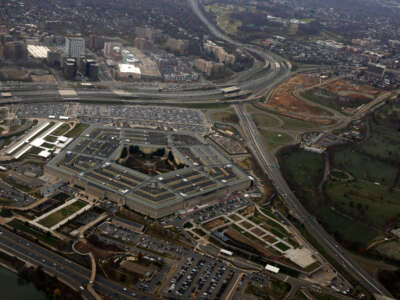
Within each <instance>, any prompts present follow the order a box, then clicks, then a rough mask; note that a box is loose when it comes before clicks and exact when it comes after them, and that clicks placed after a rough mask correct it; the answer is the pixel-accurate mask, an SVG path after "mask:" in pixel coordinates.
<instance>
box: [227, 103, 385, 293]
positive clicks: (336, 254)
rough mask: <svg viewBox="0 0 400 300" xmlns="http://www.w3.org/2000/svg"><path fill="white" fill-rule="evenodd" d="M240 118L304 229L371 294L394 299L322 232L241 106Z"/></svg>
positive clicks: (252, 145) (252, 146)
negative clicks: (292, 189)
mask: <svg viewBox="0 0 400 300" xmlns="http://www.w3.org/2000/svg"><path fill="white" fill-rule="evenodd" d="M234 108H235V111H236V113H237V115H238V116H239V119H240V124H241V126H242V128H243V130H244V133H245V135H246V137H247V139H248V143H249V144H248V145H249V148H250V149H251V151H252V153H253V154H254V156H255V157H256V159H257V160H258V163H259V164H260V165H261V166H262V168H263V170H264V172H265V173H266V175H267V176H268V177H269V178H270V179H271V180H272V182H273V184H274V186H275V188H276V190H277V192H278V193H279V194H280V195H282V197H283V198H284V200H285V202H286V203H287V205H288V207H289V208H290V209H291V210H292V211H293V212H294V213H295V214H296V216H297V218H298V219H299V220H300V222H301V223H303V224H304V227H305V229H306V230H307V231H308V232H309V233H310V234H311V235H312V236H313V237H314V238H315V239H316V240H317V241H318V242H319V243H320V244H321V245H322V246H323V247H324V248H325V249H326V250H327V251H328V252H329V253H330V254H332V257H333V258H334V259H335V260H336V261H337V262H338V263H339V264H340V265H342V266H343V267H344V268H345V269H346V270H347V271H348V272H349V273H350V274H352V275H353V276H354V277H355V279H356V280H358V281H359V282H360V283H361V284H362V285H363V286H364V287H365V288H366V289H367V290H368V291H369V292H371V293H373V294H379V295H383V296H387V297H391V295H390V293H389V292H388V291H387V290H386V289H385V288H384V287H383V286H382V285H381V284H380V283H379V282H378V281H377V280H376V279H375V278H373V277H372V276H371V275H370V274H369V273H367V272H365V271H364V270H363V269H362V268H361V267H360V266H358V264H357V263H355V262H354V261H353V260H352V259H351V258H349V257H348V256H347V255H346V253H345V251H344V250H343V249H342V247H341V246H340V245H339V244H337V243H336V241H335V240H334V239H333V238H332V237H331V236H330V235H329V234H328V233H327V232H326V231H325V230H324V229H323V227H322V226H321V225H320V224H319V223H318V222H317V221H316V220H315V218H314V217H313V216H311V215H310V214H309V213H308V211H307V210H306V209H305V208H304V207H303V205H302V204H301V203H300V201H299V199H297V197H296V196H295V195H294V193H293V192H292V191H291V189H290V188H289V186H288V184H287V182H286V181H285V179H284V178H283V177H282V174H281V172H280V171H279V168H278V163H277V161H276V159H274V158H273V157H272V156H271V155H270V154H269V153H268V151H266V150H265V148H264V145H263V143H262V138H261V136H260V134H259V132H258V129H257V127H256V125H255V123H254V122H253V120H252V119H251V118H250V116H249V115H248V113H247V112H246V109H245V108H244V107H243V106H242V105H234Z"/></svg>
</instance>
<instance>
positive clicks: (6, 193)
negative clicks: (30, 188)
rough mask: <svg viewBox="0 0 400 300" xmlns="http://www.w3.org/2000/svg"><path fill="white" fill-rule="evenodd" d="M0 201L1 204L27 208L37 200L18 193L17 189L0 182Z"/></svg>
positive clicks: (23, 193)
mask: <svg viewBox="0 0 400 300" xmlns="http://www.w3.org/2000/svg"><path fill="white" fill-rule="evenodd" d="M0 200H3V201H2V202H3V204H6V205H7V204H8V205H13V206H28V205H29V204H32V203H33V202H35V201H36V200H37V199H36V198H34V197H32V196H31V195H29V194H27V193H25V192H22V191H20V190H19V189H17V188H15V187H13V186H11V185H9V184H8V183H5V182H3V181H1V182H0Z"/></svg>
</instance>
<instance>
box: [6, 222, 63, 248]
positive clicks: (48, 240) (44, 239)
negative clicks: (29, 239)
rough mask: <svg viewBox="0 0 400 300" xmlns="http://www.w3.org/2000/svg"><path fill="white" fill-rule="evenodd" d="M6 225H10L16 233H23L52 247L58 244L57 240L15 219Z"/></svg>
mask: <svg viewBox="0 0 400 300" xmlns="http://www.w3.org/2000/svg"><path fill="white" fill-rule="evenodd" d="M7 225H10V226H11V227H13V228H15V229H16V230H18V231H21V232H25V233H27V234H29V235H31V236H33V237H35V238H37V239H38V240H40V241H42V242H44V243H46V244H48V245H50V246H53V247H56V246H57V244H58V243H59V242H60V240H59V239H58V238H56V237H54V236H52V235H49V234H46V233H44V232H42V231H39V230H37V229H35V228H34V227H32V226H30V225H25V224H24V222H22V221H20V220H17V219H14V220H12V221H11V222H9V223H7Z"/></svg>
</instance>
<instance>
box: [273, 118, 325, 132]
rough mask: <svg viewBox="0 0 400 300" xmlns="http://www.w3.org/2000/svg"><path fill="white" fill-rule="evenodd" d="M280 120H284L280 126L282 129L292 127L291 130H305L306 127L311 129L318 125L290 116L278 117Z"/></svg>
mask: <svg viewBox="0 0 400 300" xmlns="http://www.w3.org/2000/svg"><path fill="white" fill-rule="evenodd" d="M279 118H280V119H281V120H282V121H284V124H283V126H282V128H283V129H292V130H304V129H305V130H307V129H312V128H316V127H318V126H319V125H318V124H314V123H312V122H306V121H302V120H297V119H292V118H287V117H279Z"/></svg>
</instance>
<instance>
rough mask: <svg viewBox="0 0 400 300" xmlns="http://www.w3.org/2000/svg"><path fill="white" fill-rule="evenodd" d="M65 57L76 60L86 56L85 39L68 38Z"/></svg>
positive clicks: (66, 39)
mask: <svg viewBox="0 0 400 300" xmlns="http://www.w3.org/2000/svg"><path fill="white" fill-rule="evenodd" d="M65 55H66V56H68V57H75V58H78V57H79V56H81V55H85V39H84V38H82V37H66V38H65Z"/></svg>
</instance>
